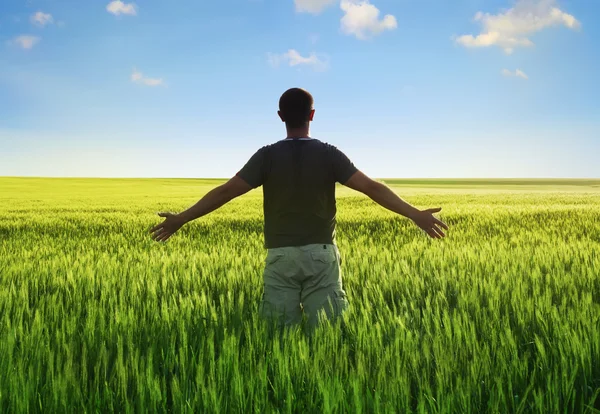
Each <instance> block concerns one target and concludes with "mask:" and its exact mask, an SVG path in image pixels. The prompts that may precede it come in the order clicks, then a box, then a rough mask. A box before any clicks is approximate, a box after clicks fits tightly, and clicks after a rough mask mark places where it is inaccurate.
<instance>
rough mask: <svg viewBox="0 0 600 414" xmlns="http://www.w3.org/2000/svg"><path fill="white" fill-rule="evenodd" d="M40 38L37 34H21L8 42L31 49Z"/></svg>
mask: <svg viewBox="0 0 600 414" xmlns="http://www.w3.org/2000/svg"><path fill="white" fill-rule="evenodd" d="M39 41H40V38H39V37H37V36H30V35H21V36H17V37H15V38H14V39H13V40H11V41H9V44H12V45H16V46H18V47H20V48H22V49H31V48H33V47H34V46H35V45H36V44H38V43H39Z"/></svg>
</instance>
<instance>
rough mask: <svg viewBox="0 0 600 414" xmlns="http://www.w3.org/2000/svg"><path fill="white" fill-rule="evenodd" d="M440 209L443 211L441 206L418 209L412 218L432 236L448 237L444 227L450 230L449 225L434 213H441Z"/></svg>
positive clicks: (435, 237) (437, 237) (438, 237)
mask: <svg viewBox="0 0 600 414" xmlns="http://www.w3.org/2000/svg"><path fill="white" fill-rule="evenodd" d="M440 211H442V208H441V207H440V208H430V209H429V210H423V211H417V212H415V213H413V214H411V216H410V219H411V220H412V221H414V222H415V224H416V225H417V226H419V227H420V228H421V229H422V230H423V231H425V233H427V234H429V235H430V236H431V237H432V238H434V239H441V238H442V237H446V235H445V234H444V232H443V231H442V228H444V229H446V230H448V226H447V225H446V223H444V222H443V221H441V220H439V219H437V218H436V217H434V215H433V213H439V212H440Z"/></svg>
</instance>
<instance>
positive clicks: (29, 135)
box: [0, 0, 600, 177]
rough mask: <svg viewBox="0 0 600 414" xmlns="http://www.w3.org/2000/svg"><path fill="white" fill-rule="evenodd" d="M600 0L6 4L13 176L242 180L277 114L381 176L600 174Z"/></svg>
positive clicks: (1, 42) (8, 170) (0, 145)
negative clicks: (280, 107)
mask: <svg viewBox="0 0 600 414" xmlns="http://www.w3.org/2000/svg"><path fill="white" fill-rule="evenodd" d="M598 16H600V2H597V1H589V0H571V1H569V0H556V1H554V0H518V1H513V0H453V1H440V0H435V1H433V0H370V1H368V2H367V1H360V0H295V1H294V0H222V1H192V0H177V1H166V0H160V1H158V0H151V1H144V2H137V3H136V2H128V1H125V2H120V1H112V2H111V1H110V0H102V1H100V0H95V1H85V2H82V1H75V0H28V1H26V0H18V1H17V0H2V2H1V3H0V175H11V176H14V175H17V176H21V175H23V176H25V175H27V176H96V177H97V176H99V177H230V176H232V175H234V174H235V173H236V172H237V171H238V170H239V169H240V168H241V166H242V165H243V164H244V163H245V162H246V161H247V159H248V158H249V157H250V156H251V155H252V154H253V153H254V151H256V150H257V149H258V148H259V147H261V146H263V145H265V144H268V143H271V142H274V141H277V140H279V139H282V138H284V137H285V130H284V126H283V124H282V123H281V122H279V119H278V118H277V115H276V111H277V101H278V99H279V96H280V95H281V93H283V92H284V91H285V90H286V89H287V88H290V87H296V86H298V87H304V88H306V89H308V90H309V91H311V92H312V93H313V95H314V97H315V100H316V110H317V113H316V117H315V122H314V124H313V126H312V135H313V136H314V137H316V138H319V139H321V140H323V141H326V142H329V143H332V144H334V145H336V146H338V147H339V148H340V149H342V150H343V151H344V152H346V154H347V155H348V156H349V157H350V158H351V159H352V160H353V161H354V163H355V164H356V165H357V167H358V168H360V169H361V170H363V171H364V172H365V173H367V174H369V175H371V176H373V177H600V163H599V162H597V156H598V154H600V98H599V97H600V82H599V81H598V79H597V74H598V73H600V47H598V42H599V41H600V27H599V25H598V23H599V20H600V18H599V17H598Z"/></svg>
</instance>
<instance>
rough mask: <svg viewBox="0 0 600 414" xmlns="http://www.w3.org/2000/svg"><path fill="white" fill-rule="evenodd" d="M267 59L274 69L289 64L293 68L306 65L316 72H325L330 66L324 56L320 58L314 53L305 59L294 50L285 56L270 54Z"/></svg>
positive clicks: (284, 54)
mask: <svg viewBox="0 0 600 414" xmlns="http://www.w3.org/2000/svg"><path fill="white" fill-rule="evenodd" d="M267 59H268V61H269V64H270V65H271V66H272V67H274V68H277V67H279V66H280V65H281V64H287V65H289V66H292V67H293V66H299V65H305V66H309V67H311V68H312V69H314V70H316V71H323V70H326V69H327V67H328V66H329V64H328V62H327V58H326V57H324V56H322V57H319V56H317V54H316V53H312V54H311V55H310V56H308V57H304V56H302V55H301V54H300V53H299V52H298V51H297V50H294V49H290V50H288V51H287V52H286V53H283V54H273V53H268V54H267Z"/></svg>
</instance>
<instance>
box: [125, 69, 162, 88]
mask: <svg viewBox="0 0 600 414" xmlns="http://www.w3.org/2000/svg"><path fill="white" fill-rule="evenodd" d="M131 81H132V82H134V83H139V84H142V85H146V86H161V85H164V82H163V79H162V78H147V77H145V76H144V75H143V74H142V72H140V71H138V70H137V69H134V70H133V72H132V73H131Z"/></svg>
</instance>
